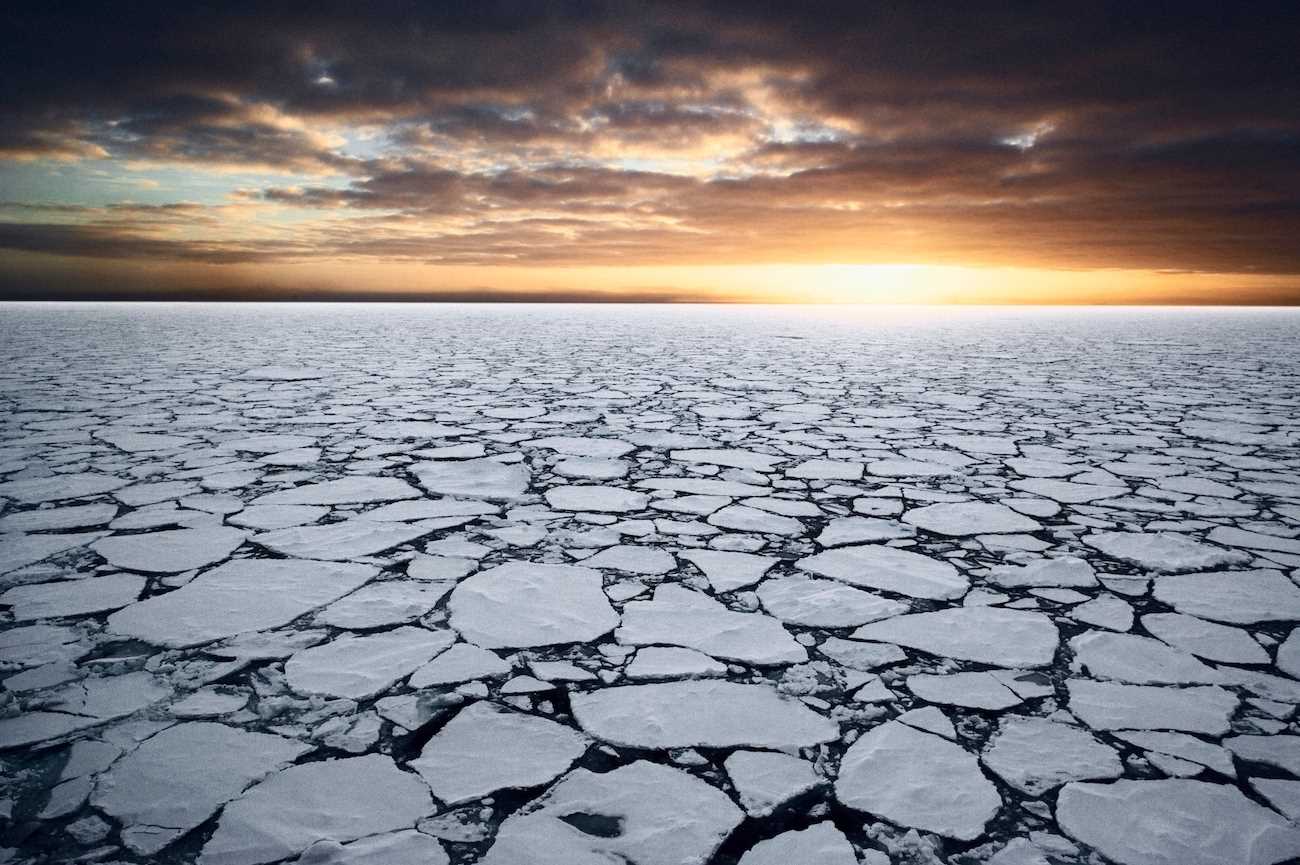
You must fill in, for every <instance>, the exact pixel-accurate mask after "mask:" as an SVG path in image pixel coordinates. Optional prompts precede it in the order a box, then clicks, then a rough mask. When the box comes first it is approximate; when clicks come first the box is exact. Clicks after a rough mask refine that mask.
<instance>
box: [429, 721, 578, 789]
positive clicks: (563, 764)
mask: <svg viewBox="0 0 1300 865" xmlns="http://www.w3.org/2000/svg"><path fill="white" fill-rule="evenodd" d="M588 744H589V742H588V740H587V738H586V737H585V736H582V735H581V734H579V733H576V732H574V730H572V729H571V728H569V727H566V726H564V725H563V724H557V723H556V722H554V721H549V720H547V719H545V718H539V717H537V716H535V715H528V714H525V713H523V712H514V711H510V710H508V709H502V708H500V707H497V706H493V705H492V704H490V703H486V702H482V701H480V702H477V703H474V704H472V705H470V706H468V707H466V708H464V709H461V710H460V712H459V713H457V715H456V717H454V718H452V719H451V720H450V721H449V722H448V723H447V724H446V726H444V727H443V728H442V729H441V730H439V731H438V732H437V733H436V734H435V735H434V737H433V738H432V739H430V740H429V741H428V742H427V743H426V744H425V746H424V750H423V751H421V752H420V756H419V757H418V758H416V759H415V760H412V761H411V768H412V769H414V770H415V771H417V772H419V773H420V775H421V776H422V777H423V778H424V780H425V781H427V782H428V784H429V787H430V789H432V790H433V795H434V796H436V797H437V798H438V799H440V800H441V801H443V802H445V803H447V804H448V805H457V804H460V803H461V802H468V801H471V800H474V799H481V798H483V797H484V796H487V795H490V794H492V793H495V792H496V791H498V790H506V789H519V788H524V787H538V786H541V785H542V784H548V783H550V782H551V781H553V780H555V779H556V778H558V777H559V776H560V775H562V774H563V773H564V772H565V771H567V770H568V768H569V767H570V766H571V765H573V761H574V760H577V759H578V758H579V757H581V756H582V754H583V752H584V751H586V750H587V746H588Z"/></svg>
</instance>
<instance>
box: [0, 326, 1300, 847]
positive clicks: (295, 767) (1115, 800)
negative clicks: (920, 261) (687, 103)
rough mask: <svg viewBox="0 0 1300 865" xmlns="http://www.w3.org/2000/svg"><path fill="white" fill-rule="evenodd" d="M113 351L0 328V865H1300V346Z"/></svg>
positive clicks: (288, 336) (77, 333) (1130, 338)
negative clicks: (79, 864) (76, 864)
mask: <svg viewBox="0 0 1300 865" xmlns="http://www.w3.org/2000/svg"><path fill="white" fill-rule="evenodd" d="M141 314H142V313H141V312H140V311H139V310H135V309H131V308H123V307H103V306H95V305H68V306H60V305H47V306H44V307H41V308H32V307H19V306H10V307H4V308H3V310H2V311H0V356H3V361H4V362H3V363H0V409H3V411H0V861H11V862H21V863H31V865H38V863H41V865H43V863H47V862H48V863H52V862H65V861H84V862H124V863H125V862H149V861H158V862H166V863H175V865H187V863H198V865H260V863H267V865H271V863H297V865H416V863H420V865H451V863H455V865H469V863H476V862H481V863H491V865H615V863H617V865H685V863H692V865H778V863H780V865H785V863H818V865H887V863H889V862H898V863H909V865H986V863H987V865H1201V863H1204V865H1281V863H1288V862H1294V861H1300V823H1298V822H1297V821H1298V820H1300V721H1298V720H1297V708H1298V707H1300V349H1298V348H1297V346H1298V345H1300V341H1297V339H1296V334H1297V331H1298V330H1300V328H1298V326H1300V315H1297V314H1295V313H1281V312H1270V313H1268V314H1264V313H1253V312H1240V311H1239V312H1234V313H1232V314H1228V313H1223V312H1215V311H1189V310H1165V311H1155V310H1145V311H1141V310H1139V311H1134V310H1129V311H1123V312H1120V311H1113V312H1087V313H1085V312H1081V311H1051V312H1049V311H1043V310H1037V311H1035V310H1024V311H1005V310H1004V311H1000V312H998V313H996V314H993V313H990V312H987V311H978V310H968V311H956V310H947V311H931V312H929V313H928V314H927V315H926V316H912V317H909V316H908V315H906V314H902V313H892V314H891V315H880V316H876V315H873V316H871V317H870V318H861V317H857V316H855V315H854V314H842V313H836V314H834V315H831V314H828V313H826V312H817V311H812V310H799V309H795V308H783V309H781V310H779V311H777V310H763V309H757V308H740V307H737V308H729V309H710V308H699V307H692V308H666V307H665V308H641V307H602V308H587V307H565V308H558V307H557V308H535V307H461V306H454V305H448V306H439V307H435V308H421V307H415V306H409V307H400V308H386V307H374V308H369V307H348V308H346V309H341V308H332V307H319V308H317V307H302V308H300V309H299V310H298V311H297V312H296V313H295V317H294V318H292V319H290V318H284V319H283V320H277V318H276V316H279V315H281V313H280V312H277V311H276V310H273V309H262V310H260V311H254V310H253V309H252V308H248V307H222V306H188V307H184V308H175V309H172V308H158V309H156V310H152V311H151V312H150V313H149V314H150V315H151V316H153V317H154V318H155V323H157V322H160V321H164V320H165V322H166V324H167V327H168V331H167V332H168V333H169V334H171V335H172V337H173V338H172V339H170V340H168V341H166V342H162V343H159V342H158V341H150V342H147V343H146V342H142V341H140V340H139V339H137V338H135V337H133V336H132V334H133V333H134V332H136V330H137V329H136V328H135V327H134V326H133V324H132V323H133V321H134V319H135V317H136V316H139V315H141ZM91 328H94V330H95V332H96V333H97V334H99V338H97V339H96V340H94V341H93V342H87V341H86V339H85V333H87V332H88V330H89V329H91ZM395 334H401V338H395V336H394V335H395ZM793 337H797V338H793Z"/></svg>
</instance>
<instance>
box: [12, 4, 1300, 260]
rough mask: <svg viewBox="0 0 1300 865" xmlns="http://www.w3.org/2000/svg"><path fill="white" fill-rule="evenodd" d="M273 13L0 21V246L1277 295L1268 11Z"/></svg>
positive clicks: (220, 10) (73, 14) (1277, 69)
mask: <svg viewBox="0 0 1300 865" xmlns="http://www.w3.org/2000/svg"><path fill="white" fill-rule="evenodd" d="M274 5H275V7H276V8H274V9H273V8H271V6H270V5H269V4H261V3H247V4H244V3H224V4H215V8H211V9H200V8H196V6H197V4H158V5H150V4H131V5H129V6H127V7H121V6H115V5H113V4H106V5H104V4H101V5H95V6H93V7H91V8H89V9H79V8H76V7H77V4H30V5H28V4H19V6H18V8H17V9H15V10H13V11H11V12H7V13H6V16H7V18H8V19H9V26H8V27H7V28H6V29H7V32H6V33H5V34H3V35H0V180H3V178H5V177H9V178H10V179H11V182H10V183H6V184H3V185H4V186H7V187H10V188H13V187H18V188H20V190H21V194H19V195H16V196H15V195H12V194H6V195H5V198H7V199H9V200H7V201H5V202H0V250H9V251H10V252H13V253H22V254H23V255H25V256H38V257H39V256H47V257H51V258H60V259H70V258H89V259H95V260H130V261H159V262H173V263H174V262H189V263H193V264H195V265H232V264H238V265H259V264H261V265H273V264H284V263H294V262H324V261H335V262H340V263H346V262H365V261H383V262H394V261H400V262H411V263H419V264H432V265H481V266H490V265H496V266H503V265H509V266H512V267H517V266H538V267H546V266H555V265H564V266H574V265H601V266H604V265H625V266H638V265H639V266H650V265H656V266H658V265H701V264H759V263H766V262H773V263H777V262H779V263H821V262H858V263H885V262H925V263H933V264H961V265H976V266H1006V265H1013V266H1019V267H1042V268H1077V269H1095V268H1137V269H1149V270H1160V269H1167V270H1179V271H1206V272H1222V273H1239V274H1275V275H1282V276H1288V277H1289V276H1292V275H1296V274H1300V244H1297V243H1296V242H1295V238H1296V237H1300V109H1297V106H1300V64H1297V63H1296V62H1295V56H1294V51H1295V43H1294V33H1295V29H1294V21H1293V20H1288V8H1287V6H1288V4H1277V5H1276V6H1271V5H1270V4H1262V3H1261V4H1196V3H1182V4H1178V5H1177V6H1176V7H1167V8H1166V7H1165V6H1164V4H1155V3H1150V4H1148V3H1137V4H1134V3H1115V4H1034V5H1032V6H1030V7H1024V8H1012V4H978V3H975V4H928V3H914V4H898V5H894V4H889V5H886V4H867V3H861V2H853V3H843V4H838V3H818V4H815V5H814V6H812V7H808V6H806V5H803V4H792V3H760V2H745V3H712V4H705V3H695V2H691V3H680V4H678V3H651V4H643V3H631V2H629V3H601V2H569V3H562V2H557V3H546V4H541V3H532V2H495V3H494V2H475V3H464V4H462V3H447V4H420V3H409V2H403V3H366V4H354V3H338V4H333V3H314V4H310V5H309V6H308V5H303V6H301V7H299V8H298V9H291V8H290V6H291V5H293V4H289V5H281V4H274ZM951 7H956V8H951ZM1291 14H1292V15H1293V14H1294V13H1293V12H1292V13H1291ZM83 177H84V178H85V179H84V181H82V180H81V179H80V178H83ZM20 180H21V181H22V182H21V183H19V182H18V181H20ZM112 184H117V186H115V187H114V186H112ZM106 190H116V191H115V192H113V191H106ZM92 192H94V194H91V193H92ZM340 266H342V264H341V265H340ZM0 270H2V268H0ZM2 280H3V277H0V281H2Z"/></svg>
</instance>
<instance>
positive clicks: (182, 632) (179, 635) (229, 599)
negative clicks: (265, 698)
mask: <svg viewBox="0 0 1300 865" xmlns="http://www.w3.org/2000/svg"><path fill="white" fill-rule="evenodd" d="M376 573H377V570H376V569H375V568H373V567H370V566H369V565H359V564H353V563H342V562H314V561H306V560H299V559H236V560H234V561H230V562H226V563H225V564H223V565H218V566H217V567H215V568H213V569H212V570H210V571H207V572H205V573H202V574H200V575H199V576H197V577H195V578H194V579H193V580H191V581H190V582H188V583H186V584H185V585H183V586H181V587H180V588H179V589H175V590H174V591H171V592H167V593H166V594H161V595H154V596H152V597H149V598H146V599H145V600H143V601H140V602H138V603H135V604H132V605H131V606H129V607H127V608H126V609H124V610H121V611H119V612H117V613H114V614H113V615H111V616H109V617H108V630H109V631H110V632H112V633H115V634H121V635H123V636H128V637H135V638H136V639H140V640H144V641H145V642H149V643H153V644H155V645H160V646H171V647H177V648H179V647H183V646H197V645H201V644H203V643H210V642H212V641H214V640H223V639H226V638H227V637H233V636H235V635H236V634H243V633H249V632H252V631H263V630H268V629H271V628H278V627H280V626H281V625H285V624H288V623H289V622H292V621H293V620H294V619H296V618H298V617H299V616H302V615H304V614H306V613H308V612H310V611H311V610H314V609H317V608H318V607H323V606H325V605H326V604H328V603H330V602H332V601H335V600H337V599H338V598H341V597H343V596H344V595H346V594H348V593H349V592H352V591H354V590H356V589H357V588H359V587H360V586H362V585H364V584H365V583H366V582H367V581H369V580H370V579H371V578H372V577H374V576H375V574H376ZM100 579H105V578H103V577H101V578H100Z"/></svg>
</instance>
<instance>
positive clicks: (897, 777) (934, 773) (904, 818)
mask: <svg viewBox="0 0 1300 865" xmlns="http://www.w3.org/2000/svg"><path fill="white" fill-rule="evenodd" d="M835 797H836V798H837V799H839V801H840V802H841V803H843V804H844V805H846V806H848V807H849V808H853V809H854V810H857V811H865V812H867V813H869V814H874V815H876V816H879V817H883V818H885V819H886V820H889V821H890V822H893V823H898V824H899V825H901V826H909V827H914V828H917V829H920V830H921V831H923V832H934V833H935V834H937V835H943V836H945V837H948V838H956V839H958V840H962V841H971V840H974V839H975V838H978V837H979V836H980V835H982V834H983V833H984V826H985V824H986V823H988V821H989V820H991V819H993V816H994V815H995V814H996V813H997V812H998V809H999V808H1000V807H1002V798H1001V797H1000V796H999V795H998V791H997V788H996V787H995V786H993V782H992V781H990V780H989V779H988V778H986V777H984V773H983V772H981V771H980V768H979V761H978V760H976V758H975V756H974V755H973V754H970V753H967V752H966V751H965V750H964V749H963V748H962V747H961V746H959V745H955V744H953V743H952V742H949V741H947V740H946V739H942V738H940V737H938V736H934V735H931V734H930V733H924V732H922V731H920V730H917V729H915V728H913V727H908V726H906V725H903V724H900V723H898V722H897V721H887V722H885V723H884V724H881V725H880V726H878V727H873V728H871V729H870V730H868V731H867V732H866V733H865V734H864V735H863V736H862V737H861V738H859V739H858V740H857V741H856V742H854V743H853V744H852V745H851V746H850V747H849V750H848V751H846V752H845V754H844V759H843V760H842V761H840V774H839V780H838V781H836V783H835Z"/></svg>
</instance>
